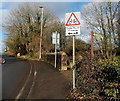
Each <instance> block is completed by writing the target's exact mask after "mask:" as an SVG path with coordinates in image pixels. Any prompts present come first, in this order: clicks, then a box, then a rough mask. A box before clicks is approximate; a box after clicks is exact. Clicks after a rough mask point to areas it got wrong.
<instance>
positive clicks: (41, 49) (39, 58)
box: [39, 6, 43, 59]
mask: <svg viewBox="0 0 120 101" xmlns="http://www.w3.org/2000/svg"><path fill="white" fill-rule="evenodd" d="M40 8H41V32H40V54H39V59H41V57H42V55H41V54H42V47H41V46H42V27H43V7H42V6H41V7H40Z"/></svg>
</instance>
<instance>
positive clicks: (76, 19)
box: [65, 13, 80, 26]
mask: <svg viewBox="0 0 120 101" xmlns="http://www.w3.org/2000/svg"><path fill="white" fill-rule="evenodd" d="M72 15H73V16H74V17H75V19H76V20H77V22H78V24H68V22H69V20H70V18H71V17H72ZM74 25H80V22H79V20H78V19H77V17H76V16H75V14H74V13H71V15H70V17H69V19H68V21H67V23H66V24H65V26H74Z"/></svg>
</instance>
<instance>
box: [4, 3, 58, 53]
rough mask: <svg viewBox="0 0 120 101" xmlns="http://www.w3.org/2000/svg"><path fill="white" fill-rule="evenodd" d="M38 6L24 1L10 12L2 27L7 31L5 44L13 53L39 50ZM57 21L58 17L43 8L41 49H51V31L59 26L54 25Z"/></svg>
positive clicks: (39, 12) (39, 15) (39, 17)
mask: <svg viewBox="0 0 120 101" xmlns="http://www.w3.org/2000/svg"><path fill="white" fill-rule="evenodd" d="M39 7H40V5H39V4H34V3H24V4H23V5H20V6H19V7H18V9H15V10H13V11H11V12H10V15H9V16H8V18H7V19H8V20H7V21H6V22H5V25H4V26H5V27H4V28H5V29H6V30H7V31H8V32H9V35H8V39H7V40H6V44H7V46H8V47H9V49H10V50H12V51H14V53H16V54H17V53H18V52H20V53H21V54H29V53H30V52H33V53H37V52H38V51H39V41H40V30H41V29H40V24H41V11H40V9H39ZM58 22H59V19H58V18H57V17H55V15H54V14H52V12H51V11H50V10H49V9H48V8H44V16H43V37H42V38H43V43H42V49H43V51H47V52H48V51H49V50H51V48H52V44H51V33H52V32H53V31H55V30H57V29H59V28H60V26H55V24H56V23H58ZM57 27H58V28H57Z"/></svg>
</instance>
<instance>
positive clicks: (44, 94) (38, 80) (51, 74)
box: [2, 55, 70, 99]
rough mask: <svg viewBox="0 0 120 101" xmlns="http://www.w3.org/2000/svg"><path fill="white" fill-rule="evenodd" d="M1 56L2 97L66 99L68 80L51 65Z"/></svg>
mask: <svg viewBox="0 0 120 101" xmlns="http://www.w3.org/2000/svg"><path fill="white" fill-rule="evenodd" d="M3 57H4V58H5V60H6V62H5V64H3V66H2V71H3V77H2V79H3V80H2V81H3V83H2V84H3V86H2V90H3V93H2V98H3V99H66V94H67V92H68V89H69V83H70V80H68V79H67V78H66V77H65V76H64V75H63V73H62V72H59V71H57V70H56V69H55V68H54V67H53V66H52V65H50V64H48V63H46V62H42V61H27V60H23V59H18V58H16V57H10V56H5V55H4V56H3Z"/></svg>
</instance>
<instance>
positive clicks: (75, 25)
mask: <svg viewBox="0 0 120 101" xmlns="http://www.w3.org/2000/svg"><path fill="white" fill-rule="evenodd" d="M65 26H66V36H71V35H80V12H72V13H66V15H65Z"/></svg>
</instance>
